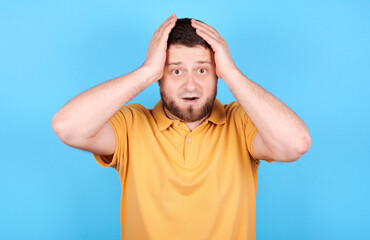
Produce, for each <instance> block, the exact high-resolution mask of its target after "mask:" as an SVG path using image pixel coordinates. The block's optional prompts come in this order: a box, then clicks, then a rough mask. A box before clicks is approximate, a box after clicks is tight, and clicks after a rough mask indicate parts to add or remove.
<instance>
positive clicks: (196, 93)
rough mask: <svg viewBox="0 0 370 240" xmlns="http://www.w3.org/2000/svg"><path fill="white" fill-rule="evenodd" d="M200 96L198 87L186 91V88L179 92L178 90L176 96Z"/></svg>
mask: <svg viewBox="0 0 370 240" xmlns="http://www.w3.org/2000/svg"><path fill="white" fill-rule="evenodd" d="M201 96H202V92H201V91H200V90H199V89H195V90H193V91H190V92H189V91H186V90H183V91H181V92H179V94H178V97H180V98H193V97H196V98H200V97H201Z"/></svg>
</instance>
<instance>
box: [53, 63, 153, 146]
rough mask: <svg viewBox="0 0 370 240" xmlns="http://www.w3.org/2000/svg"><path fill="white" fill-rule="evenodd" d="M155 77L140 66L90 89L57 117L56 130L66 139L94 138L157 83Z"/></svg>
mask: <svg viewBox="0 0 370 240" xmlns="http://www.w3.org/2000/svg"><path fill="white" fill-rule="evenodd" d="M154 78H156V76H155V75H154V74H152V73H151V72H150V70H149V69H147V68H145V67H140V68H138V69H136V70H135V71H133V72H131V73H128V74H126V75H123V76H120V77H117V78H114V79H111V80H109V81H107V82H104V83H101V84H99V85H97V86H95V87H93V88H91V89H88V90H87V91H85V92H83V93H81V94H79V95H77V96H75V97H74V98H73V99H71V100H70V101H69V102H68V103H67V104H66V105H64V106H63V107H62V108H61V109H60V110H59V111H58V112H57V113H56V114H55V115H54V117H53V120H52V125H53V129H54V131H55V132H56V133H57V134H58V136H59V137H61V138H65V139H66V138H72V137H73V136H78V137H79V138H89V137H92V136H94V135H95V134H96V133H98V131H99V130H100V129H101V128H102V127H103V126H104V125H105V124H106V123H107V121H108V120H109V119H110V118H111V117H112V116H113V115H114V114H115V113H116V112H117V111H118V110H119V109H120V108H121V107H122V106H123V105H125V104H126V103H127V102H129V101H130V100H131V99H132V98H133V97H135V96H136V95H137V94H139V93H140V92H141V91H143V90H144V89H145V88H146V87H147V86H149V85H150V84H151V83H153V82H154V81H155V80H156V79H154Z"/></svg>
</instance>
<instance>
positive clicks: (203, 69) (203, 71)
mask: <svg viewBox="0 0 370 240" xmlns="http://www.w3.org/2000/svg"><path fill="white" fill-rule="evenodd" d="M198 72H199V73H200V74H202V75H203V74H206V72H207V70H206V69H205V68H199V70H198Z"/></svg>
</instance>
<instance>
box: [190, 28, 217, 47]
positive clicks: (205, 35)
mask: <svg viewBox="0 0 370 240" xmlns="http://www.w3.org/2000/svg"><path fill="white" fill-rule="evenodd" d="M195 32H196V33H197V34H198V35H199V36H200V37H201V38H203V39H204V40H205V41H206V42H207V43H208V44H209V45H210V46H211V47H212V49H213V51H214V52H215V50H216V49H215V48H216V46H217V44H218V43H219V41H218V40H217V38H215V37H214V36H212V35H210V33H209V31H207V32H206V31H203V30H201V29H196V30H195Z"/></svg>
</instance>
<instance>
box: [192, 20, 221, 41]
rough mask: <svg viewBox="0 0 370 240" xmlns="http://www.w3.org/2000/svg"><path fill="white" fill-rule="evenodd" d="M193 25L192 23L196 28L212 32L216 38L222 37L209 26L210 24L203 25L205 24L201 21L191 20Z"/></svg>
mask: <svg viewBox="0 0 370 240" xmlns="http://www.w3.org/2000/svg"><path fill="white" fill-rule="evenodd" d="M191 23H192V26H193V27H195V28H201V29H202V30H205V29H206V30H208V31H210V32H212V34H214V35H215V36H216V37H218V36H221V35H220V34H219V33H218V32H217V30H216V29H215V28H213V27H211V26H209V25H208V24H206V23H203V22H200V21H197V20H195V19H192V20H191Z"/></svg>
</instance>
